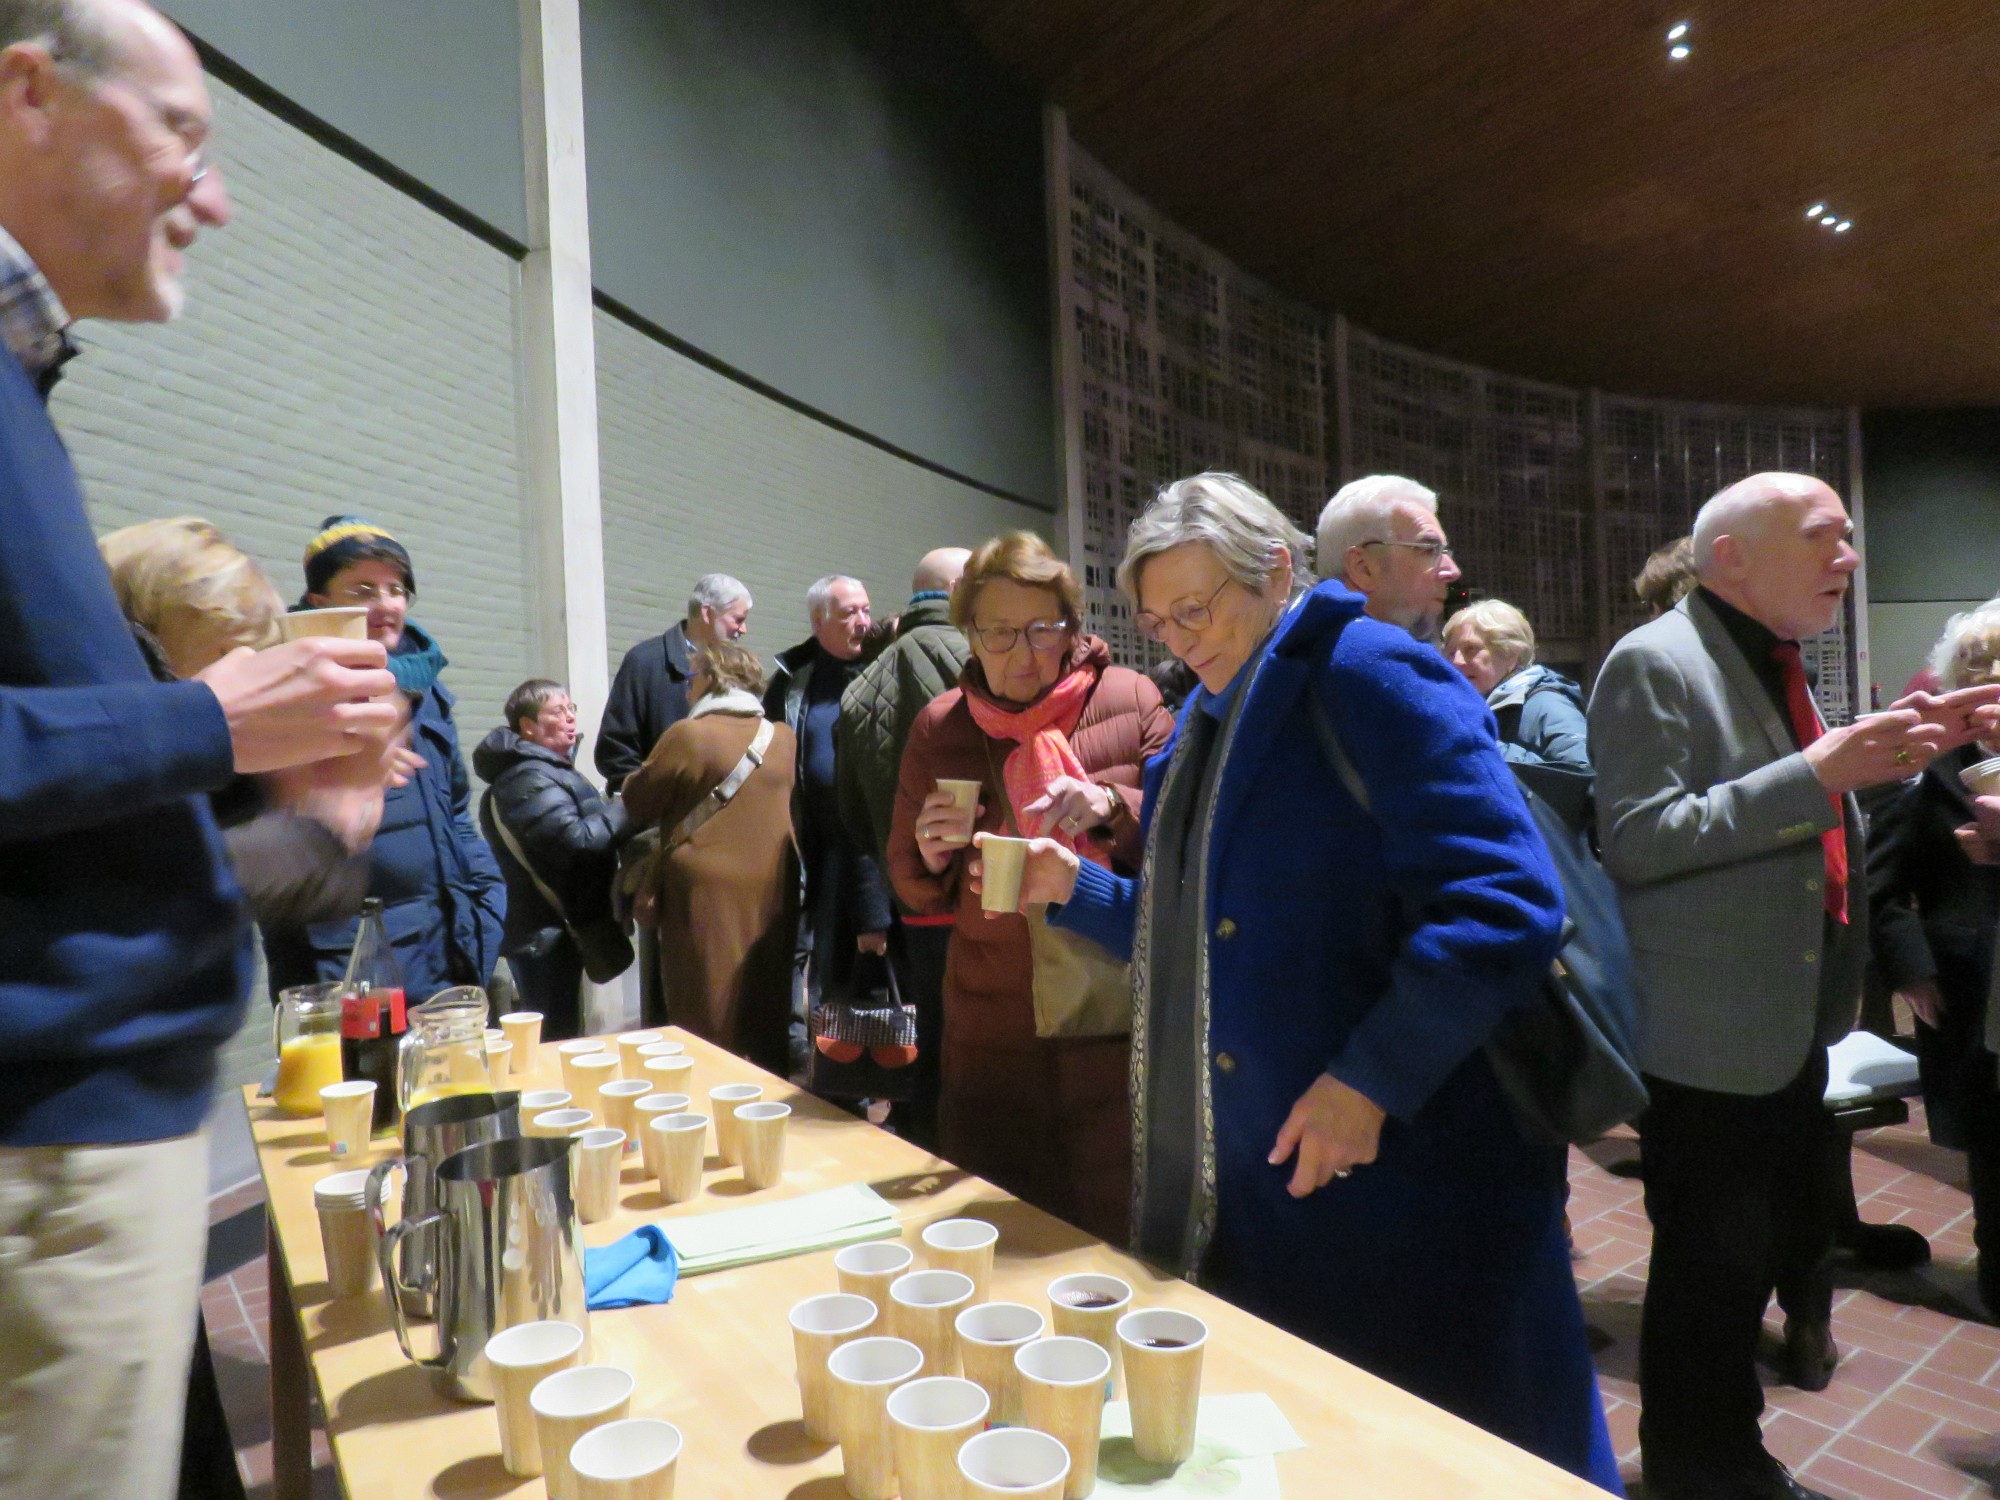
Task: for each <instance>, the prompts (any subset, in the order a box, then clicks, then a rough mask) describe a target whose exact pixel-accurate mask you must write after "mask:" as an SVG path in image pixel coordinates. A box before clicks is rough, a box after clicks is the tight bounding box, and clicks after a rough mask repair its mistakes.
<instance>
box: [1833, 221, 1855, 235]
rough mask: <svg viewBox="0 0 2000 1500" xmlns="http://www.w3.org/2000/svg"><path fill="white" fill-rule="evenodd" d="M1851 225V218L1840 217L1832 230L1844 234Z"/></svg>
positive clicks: (1852, 223) (1852, 225)
mask: <svg viewBox="0 0 2000 1500" xmlns="http://www.w3.org/2000/svg"><path fill="white" fill-rule="evenodd" d="M1853 227H1854V221H1853V220H1852V219H1842V220H1841V221H1840V222H1839V223H1838V224H1836V225H1834V226H1833V232H1834V233H1835V234H1845V233H1847V231H1848V230H1850V229H1852V228H1853Z"/></svg>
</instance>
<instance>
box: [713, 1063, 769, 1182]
mask: <svg viewBox="0 0 2000 1500" xmlns="http://www.w3.org/2000/svg"><path fill="white" fill-rule="evenodd" d="M763 1097H764V1086H763V1085H762V1084H761V1083H722V1084H717V1085H716V1086H715V1087H714V1088H712V1089H710V1090H709V1091H708V1104H709V1111H710V1113H712V1114H713V1115H714V1116H715V1154H716V1155H717V1156H719V1157H721V1158H722V1164H723V1165H724V1166H725V1167H734V1166H740V1165H741V1164H742V1162H743V1157H742V1155H741V1153H740V1152H739V1151H738V1149H737V1146H736V1109H737V1106H738V1105H743V1104H755V1103H756V1102H757V1101H758V1100H759V1099H761V1098H763Z"/></svg>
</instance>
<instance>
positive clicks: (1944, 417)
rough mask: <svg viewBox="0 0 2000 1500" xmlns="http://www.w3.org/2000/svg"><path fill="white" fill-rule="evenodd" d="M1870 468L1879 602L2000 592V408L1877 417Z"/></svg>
mask: <svg viewBox="0 0 2000 1500" xmlns="http://www.w3.org/2000/svg"><path fill="white" fill-rule="evenodd" d="M1861 461H1862V472H1863V475H1864V479H1865V486H1866V488H1865V491H1864V493H1865V494H1866V497H1867V506H1868V593H1869V597H1870V598H1871V599H1880V600H1884V601H1886V602H1889V603H1898V602H1913V601H1919V600H1953V599H1984V598H1988V597H1990V596H1991V595H1993V594H1995V593H2000V409H1994V408H1968V409H1959V410H1942V411H1872V412H1869V413H1867V414H1866V416H1864V417H1863V419H1862V431H1861Z"/></svg>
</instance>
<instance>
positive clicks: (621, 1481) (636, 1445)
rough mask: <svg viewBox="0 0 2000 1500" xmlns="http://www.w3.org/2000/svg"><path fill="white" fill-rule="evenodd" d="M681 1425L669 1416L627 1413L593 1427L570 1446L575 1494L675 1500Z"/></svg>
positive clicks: (587, 1499) (586, 1498) (610, 1499)
mask: <svg viewBox="0 0 2000 1500" xmlns="http://www.w3.org/2000/svg"><path fill="white" fill-rule="evenodd" d="M680 1456H681V1430H680V1428H678V1427H676V1426H674V1424H673V1423H671V1422H661V1421H656V1420H654V1419H653V1418H650V1417H627V1418H625V1420H623V1421H622V1422H606V1423H605V1424H604V1425H603V1426H602V1427H593V1428H592V1429H591V1430H590V1431H589V1432H586V1433H585V1434H584V1435H583V1436H582V1437H580V1438H578V1439H577V1440H576V1446H575V1447H573V1448H571V1449H570V1450H569V1466H570V1470H571V1472H572V1473H573V1474H574V1476H575V1482H576V1500H674V1469H675V1468H676V1466H677V1465H678V1463H679V1460H680Z"/></svg>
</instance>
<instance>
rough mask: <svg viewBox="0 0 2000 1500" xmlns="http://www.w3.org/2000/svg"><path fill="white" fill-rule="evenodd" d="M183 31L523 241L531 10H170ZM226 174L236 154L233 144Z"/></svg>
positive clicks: (506, 2) (222, 6)
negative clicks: (525, 62) (525, 48)
mask: <svg viewBox="0 0 2000 1500" xmlns="http://www.w3.org/2000/svg"><path fill="white" fill-rule="evenodd" d="M162 8H163V9H164V10H165V11H166V12H167V13H168V14H169V15H171V16H172V17H173V18H174V19H175V20H176V21H178V22H179V23H180V24H181V25H182V26H184V27H186V28H187V29H188V30H189V31H191V32H193V33H194V34H195V35H196V36H198V37H200V38H201V39H202V40H203V41H205V42H208V43H209V44H210V45H212V46H213V47H214V48H215V49H216V50H217V51H218V52H221V53H222V54H223V55H224V56H226V57H228V58H229V59H230V60H231V61H233V62H236V63H238V64H240V65H241V66H242V67H244V68H246V69H248V70H249V71H250V72H251V73H254V74H255V75H256V76H257V77H258V78H259V79H261V80H262V81H263V82H264V83H266V84H268V85H269V86H270V87H272V88H274V89H276V90H277V91H278V92H279V93H281V94H284V95H286V96H287V97H289V98H291V99H293V100H295V101H297V102H298V103H299V104H300V105H302V106H303V107H304V108H306V109H308V110H310V111H311V112H312V113H313V114H316V115H318V116H319V117H320V118H322V119H323V120H325V121H326V122H327V123H328V124H330V125H332V126H334V127H335V128H336V129H338V130H341V131H344V132H345V133H346V134H348V135H351V136H353V137H354V139H356V140H357V141H359V142H361V144H362V145H364V146H366V147H368V148H369V149H370V150H371V151H374V152H377V153H379V154H380V155H381V156H383V157H384V158H386V159H387V160H388V161H390V162H393V163H394V164H395V165H396V166H398V167H401V168H402V169H403V170H404V171H406V172H408V173H410V174H411V175H412V176H414V177H416V178H417V179H419V180H420V181H422V182H424V183H426V184H427V185H429V186H430V187H431V188H433V189H435V190H436V191H437V192H439V193H442V194H443V195H444V196H445V197H447V198H449V199H451V200H452V201H453V202H455V203H457V204H459V205H460V206H461V207H463V208H466V209H468V210H470V211H471V212H472V213H474V214H476V215H478V216H479V217H480V218H482V219H484V220H486V221H487V222H488V223H490V224H492V225H493V226H494V227H495V228H496V229H499V230H500V231H501V232H502V233H504V234H506V235H508V236H510V237H511V238H513V239H515V240H525V239H526V238H527V234H528V224H527V206H526V201H525V195H524V191H523V187H522V168H521V23H520V6H519V4H518V3H517V0H423V3H421V4H412V3H411V0H164V4H163V6H162ZM220 149H221V151H222V154H223V161H224V164H225V165H227V163H228V160H229V155H230V150H231V147H230V143H229V141H228V140H227V138H226V137H225V138H224V140H223V142H222V143H221V148H220Z"/></svg>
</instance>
